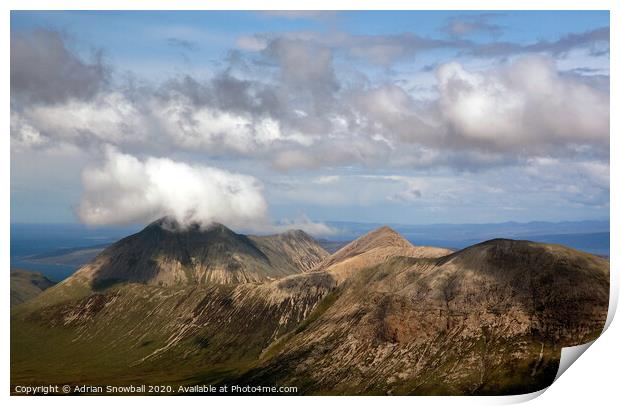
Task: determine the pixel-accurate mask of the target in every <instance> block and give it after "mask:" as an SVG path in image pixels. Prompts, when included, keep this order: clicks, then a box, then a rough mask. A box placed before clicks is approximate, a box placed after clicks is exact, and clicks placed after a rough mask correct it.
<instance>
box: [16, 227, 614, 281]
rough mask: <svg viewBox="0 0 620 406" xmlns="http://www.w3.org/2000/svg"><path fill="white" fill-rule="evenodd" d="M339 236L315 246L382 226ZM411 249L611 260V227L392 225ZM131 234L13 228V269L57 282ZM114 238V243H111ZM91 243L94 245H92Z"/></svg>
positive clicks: (333, 245)
mask: <svg viewBox="0 0 620 406" xmlns="http://www.w3.org/2000/svg"><path fill="white" fill-rule="evenodd" d="M328 224H329V225H330V226H331V227H332V228H334V229H335V230H337V231H338V232H337V233H336V234H335V235H333V236H330V238H329V239H325V238H320V239H318V240H317V241H318V243H319V245H321V247H323V248H324V249H325V250H326V251H328V252H330V253H333V252H335V251H337V250H338V249H340V248H342V247H343V246H344V245H346V244H347V243H349V242H351V241H352V240H354V239H356V238H358V237H359V236H361V235H363V234H366V233H368V232H369V231H371V230H373V229H376V228H379V227H380V226H381V224H375V223H355V222H328ZM390 227H391V228H393V229H394V230H396V231H397V232H399V233H400V234H401V235H402V236H404V237H405V238H406V239H407V240H409V241H410V242H412V243H414V244H419V245H430V246H436V247H445V248H449V249H461V248H465V247H467V246H470V245H473V244H477V243H479V242H483V241H486V240H489V239H492V238H497V237H502V238H512V239H520V240H529V241H536V242H543V243H551V244H562V245H566V246H568V247H571V248H575V249H578V250H581V251H586V252H589V253H592V254H596V255H601V256H603V257H608V256H609V221H576V222H560V223H551V222H530V223H516V222H507V223H493V224H431V225H407V224H391V225H390ZM132 232H134V231H133V228H131V227H122V228H111V227H106V228H101V229H89V228H87V227H84V226H79V225H49V224H47V225H36V224H12V225H11V266H12V267H19V268H26V269H33V270H36V271H39V272H41V273H43V274H44V275H46V276H47V277H48V278H51V279H53V280H56V281H60V280H62V279H64V278H66V277H67V276H69V275H71V274H72V273H73V272H74V271H75V270H76V269H77V268H79V267H80V266H82V265H84V264H86V263H88V262H90V261H91V260H92V259H93V258H94V257H95V256H96V255H97V254H99V253H100V252H101V251H103V249H104V248H106V247H107V246H109V245H110V244H112V243H113V242H114V241H116V240H117V239H118V238H120V237H122V236H124V235H127V234H128V233H132ZM115 236H118V237H115ZM93 241H98V242H97V243H96V244H93Z"/></svg>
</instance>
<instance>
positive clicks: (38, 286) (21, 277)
mask: <svg viewBox="0 0 620 406" xmlns="http://www.w3.org/2000/svg"><path fill="white" fill-rule="evenodd" d="M10 285H11V307H13V306H15V305H18V304H20V303H23V302H26V301H28V300H30V299H32V298H34V297H35V296H38V295H39V293H41V292H43V291H44V290H45V289H47V288H50V287H52V286H54V282H52V281H50V280H49V279H47V278H46V277H45V276H43V275H41V274H40V273H38V272H29V271H26V270H24V269H11V282H10Z"/></svg>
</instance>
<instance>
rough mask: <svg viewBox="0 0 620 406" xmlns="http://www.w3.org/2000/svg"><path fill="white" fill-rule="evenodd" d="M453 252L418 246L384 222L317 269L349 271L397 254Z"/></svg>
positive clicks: (422, 255) (424, 255)
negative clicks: (384, 224)
mask: <svg viewBox="0 0 620 406" xmlns="http://www.w3.org/2000/svg"><path fill="white" fill-rule="evenodd" d="M451 253H452V251H451V250H449V249H445V248H437V247H418V246H414V245H413V244H411V243H410V242H409V241H407V240H405V239H404V238H403V237H402V236H401V235H400V234H398V233H397V232H396V231H394V230H392V229H391V228H389V227H386V226H383V227H380V228H378V229H376V230H373V231H371V232H369V233H367V234H365V235H364V236H362V237H360V238H358V239H357V240H355V241H352V242H351V243H349V244H347V245H345V246H344V247H342V248H340V249H339V250H338V251H336V252H335V253H333V254H331V255H329V256H328V257H327V258H325V259H324V260H323V261H322V262H321V263H320V264H319V265H318V266H317V267H316V270H319V271H330V272H332V273H333V274H340V273H343V274H347V275H348V274H351V273H354V272H357V271H358V270H360V269H363V268H367V267H370V266H374V265H377V264H380V263H383V262H385V261H386V260H387V259H388V258H391V257H393V256H396V255H398V256H407V257H413V258H438V257H442V256H444V255H448V254H451Z"/></svg>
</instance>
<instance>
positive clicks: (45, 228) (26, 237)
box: [11, 223, 142, 281]
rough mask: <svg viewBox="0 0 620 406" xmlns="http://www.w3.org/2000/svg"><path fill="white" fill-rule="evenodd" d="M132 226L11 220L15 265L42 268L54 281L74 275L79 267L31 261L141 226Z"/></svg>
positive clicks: (114, 237) (108, 240) (116, 236)
mask: <svg viewBox="0 0 620 406" xmlns="http://www.w3.org/2000/svg"><path fill="white" fill-rule="evenodd" d="M141 228H142V227H141V226H131V227H87V226H84V225H81V224H19V223H14V224H11V268H23V269H27V270H30V271H37V272H41V273H42V274H43V275H45V276H47V277H48V278H50V279H52V280H54V281H60V280H62V279H65V278H66V277H67V276H69V275H71V274H72V273H73V272H75V270H76V269H77V267H75V266H69V265H61V264H41V263H37V262H31V261H28V257H29V256H31V255H36V254H42V253H46V252H52V251H56V250H59V249H63V248H77V247H91V246H94V245H100V244H106V243H107V244H110V243H113V242H115V241H117V240H119V239H120V238H123V237H126V236H128V235H130V234H133V233H135V232H137V231H138V230H140V229H141Z"/></svg>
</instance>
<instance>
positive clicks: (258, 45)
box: [236, 35, 269, 52]
mask: <svg viewBox="0 0 620 406" xmlns="http://www.w3.org/2000/svg"><path fill="white" fill-rule="evenodd" d="M236 44H237V47H239V48H241V49H243V50H245V51H252V52H258V51H262V50H263V49H265V48H267V45H269V42H268V41H267V40H266V39H264V38H261V37H259V36H256V35H242V36H240V37H239V38H237V41H236Z"/></svg>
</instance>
